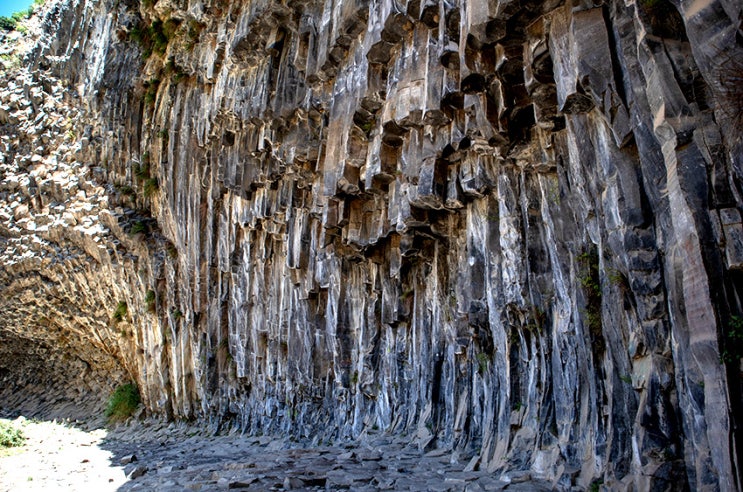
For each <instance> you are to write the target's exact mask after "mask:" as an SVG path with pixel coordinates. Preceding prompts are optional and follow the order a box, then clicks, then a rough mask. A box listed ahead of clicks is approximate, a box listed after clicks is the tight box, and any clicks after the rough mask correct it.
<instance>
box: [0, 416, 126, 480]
mask: <svg viewBox="0 0 743 492" xmlns="http://www.w3.org/2000/svg"><path fill="white" fill-rule="evenodd" d="M13 422H14V424H15V425H16V426H17V427H19V428H21V429H22V431H23V433H24V435H25V436H26V438H27V440H26V445H25V446H23V447H18V448H9V449H8V448H6V449H4V450H3V451H0V490H1V491H3V492H5V491H8V492H10V491H13V492H16V491H42V490H43V491H52V490H54V491H56V490H65V491H100V492H107V491H115V490H117V489H118V488H119V487H120V486H121V485H122V484H123V483H124V482H126V476H125V475H124V469H123V467H120V466H114V465H113V464H112V462H111V459H112V454H111V452H109V451H106V450H104V449H102V448H100V447H99V445H100V444H101V441H102V440H103V439H104V438H105V437H106V431H105V430H102V429H98V430H94V431H91V432H85V431H83V430H80V429H77V428H75V427H72V426H71V425H69V424H64V423H56V422H43V421H32V420H26V419H24V418H23V417H20V418H18V419H16V420H14V421H13Z"/></svg>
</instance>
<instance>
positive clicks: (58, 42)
mask: <svg viewBox="0 0 743 492" xmlns="http://www.w3.org/2000/svg"><path fill="white" fill-rule="evenodd" d="M153 3H154V2H152V1H150V2H142V4H141V5H140V4H139V3H138V2H136V1H134V0H116V1H114V0H101V1H98V2H94V1H92V0H89V1H79V2H75V1H71V0H67V1H66V0H60V1H53V2H50V3H49V4H48V5H47V6H46V7H44V9H43V11H42V12H41V13H40V14H39V20H38V22H40V23H41V24H40V26H37V27H38V28H39V29H44V30H45V31H46V32H48V33H54V34H52V35H44V36H41V37H40V38H39V39H38V42H37V43H36V44H35V45H33V46H32V47H31V48H29V49H28V51H27V52H26V54H25V56H24V58H23V63H21V64H20V65H21V66H13V67H11V65H12V63H11V62H8V61H6V71H5V73H4V74H3V75H2V76H1V77H2V86H3V89H2V92H0V98H1V99H2V109H1V110H0V124H2V139H1V140H0V144H1V145H2V146H3V151H4V152H3V154H4V161H3V164H2V168H1V169H2V173H3V182H2V185H1V187H0V206H1V207H2V208H1V209H0V210H2V212H0V218H1V219H2V220H1V221H0V249H2V250H3V252H2V258H3V263H2V267H0V279H1V282H0V284H2V287H1V289H2V290H1V291H0V292H1V297H2V300H1V301H0V340H2V346H0V355H2V357H0V378H2V380H3V381H4V387H5V388H4V390H3V391H4V393H3V395H4V396H3V398H4V400H5V401H6V402H8V403H7V405H6V406H8V407H11V406H14V408H21V407H23V405H24V404H25V405H26V407H27V411H28V409H32V408H37V409H38V408H48V409H52V408H54V409H56V411H60V409H65V411H67V412H74V411H77V412H80V411H81V408H83V405H87V406H84V408H86V409H88V410H92V409H95V408H99V406H100V399H102V397H100V396H99V398H98V399H94V400H92V401H91V400H90V398H89V395H90V392H94V393H95V394H97V395H100V394H102V393H105V392H106V391H108V390H110V388H111V386H112V385H113V384H115V383H116V382H118V381H121V380H123V379H125V378H127V377H129V378H132V379H134V380H136V382H137V383H138V385H139V387H140V390H141V392H142V396H143V399H144V401H145V402H146V406H147V409H148V411H150V412H153V413H157V414H163V415H166V416H168V417H174V418H203V419H204V421H205V422H207V423H209V424H210V425H213V426H214V427H215V429H218V428H220V427H221V426H224V425H230V424H237V425H239V426H240V427H241V428H243V429H245V431H247V432H250V433H261V432H263V433H282V434H290V435H294V436H296V437H298V438H307V439H309V440H315V441H324V440H327V439H336V438H350V437H358V436H360V435H363V434H364V433H365V432H368V431H371V430H377V429H378V430H380V431H390V432H395V433H399V434H407V435H410V438H411V440H415V441H416V442H418V443H419V445H420V446H421V447H422V448H434V447H444V448H452V449H455V450H457V451H458V452H459V453H460V455H461V456H462V459H463V460H465V462H466V460H468V459H470V457H472V460H471V462H470V466H478V467H480V469H488V470H490V471H492V472H493V473H494V474H502V473H506V474H507V473H509V472H511V471H513V470H530V471H531V473H532V474H533V476H537V477H540V478H546V479H548V480H553V481H554V484H555V486H556V487H558V488H569V487H570V486H571V485H579V486H584V487H585V486H587V485H588V484H589V483H591V482H593V481H595V480H599V479H600V480H603V483H604V484H606V485H607V486H610V487H612V488H620V489H621V488H631V487H633V486H634V487H638V488H639V489H641V490H647V489H650V488H653V489H656V488H657V489H659V490H660V489H676V488H684V487H688V488H690V489H692V490H732V489H735V488H737V487H739V486H740V482H739V478H736V477H739V476H740V469H739V466H740V465H741V461H740V453H741V449H740V446H741V437H740V431H739V430H737V427H738V426H739V425H740V422H739V420H740V418H741V417H740V416H741V415H743V409H742V407H741V394H740V387H741V374H740V357H741V355H743V350H742V349H743V346H741V343H743V342H742V340H743V320H741V318H740V317H738V316H740V315H741V314H743V305H742V304H741V298H740V296H741V293H743V290H742V289H743V284H742V283H741V281H742V280H743V277H742V276H741V269H742V268H743V226H742V224H741V214H740V205H741V196H740V178H741V173H742V172H743V144H742V138H741V129H743V126H742V125H741V117H740V111H741V110H743V101H741V99H742V98H743V96H742V94H743V88H742V86H741V82H740V78H741V76H742V75H743V62H741V60H743V32H741V30H740V24H739V20H740V19H741V12H742V9H741V5H740V4H739V2H735V1H732V0H730V1H723V0H720V1H712V0H710V1H692V0H674V1H668V0H656V1H649V0H636V1H629V0H628V1H626V2H622V1H612V2H567V3H566V2H561V1H559V0H554V1H549V2H533V1H515V0H512V1H505V0H503V1H491V2H475V1H471V2H468V1H464V0H462V1H456V0H452V1H443V2H432V1H429V0H410V1H408V2H405V1H404V0H400V1H385V0H380V1H372V2H365V1H361V0H355V1H340V0H337V1H332V0H327V1H326V2H314V1H306V2H293V1H289V2H281V3H279V2H267V1H263V2H262V1H252V2H251V1H244V2H237V1H230V0H205V1H200V0H189V1H186V0H160V1H157V2H156V3H154V4H153ZM34 29H36V27H35V28H34ZM8 43H9V42H8V41H7V40H6V48H5V49H6V51H8V52H10V50H11V49H15V50H20V48H19V47H17V46H16V47H15V48H12V47H10V48H9V47H8V46H10V45H9V44H8ZM6 58H7V57H6ZM11 389H12V390H13V391H15V392H16V393H15V394H16V396H11V395H10V391H11ZM18 395H20V396H18ZM69 402H72V403H76V407H74V408H73V407H70V406H69V405H68V403H69ZM65 405H67V406H65ZM684 483H685V484H686V485H682V484H684Z"/></svg>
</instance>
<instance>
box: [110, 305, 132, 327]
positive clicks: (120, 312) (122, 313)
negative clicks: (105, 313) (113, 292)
mask: <svg viewBox="0 0 743 492" xmlns="http://www.w3.org/2000/svg"><path fill="white" fill-rule="evenodd" d="M127 311H128V308H127V305H126V303H125V302H124V301H119V304H118V305H117V306H116V310H115V311H114V314H113V315H112V316H111V317H112V318H113V319H114V321H116V322H117V323H118V322H119V321H122V320H123V319H124V317H126V313H127Z"/></svg>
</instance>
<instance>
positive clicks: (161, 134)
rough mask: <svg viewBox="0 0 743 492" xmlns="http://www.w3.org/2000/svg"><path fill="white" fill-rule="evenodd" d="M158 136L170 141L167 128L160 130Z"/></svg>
mask: <svg viewBox="0 0 743 492" xmlns="http://www.w3.org/2000/svg"><path fill="white" fill-rule="evenodd" d="M157 136H158V137H160V138H162V139H163V140H167V139H168V129H167V128H163V129H162V130H160V131H159V132H157Z"/></svg>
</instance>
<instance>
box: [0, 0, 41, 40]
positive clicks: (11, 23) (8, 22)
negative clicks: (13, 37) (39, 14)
mask: <svg viewBox="0 0 743 492" xmlns="http://www.w3.org/2000/svg"><path fill="white" fill-rule="evenodd" d="M41 3H44V2H43V0H41V1H40V2H38V1H35V2H34V5H40V4H41ZM33 13H34V6H31V7H29V8H28V9H27V10H21V11H20V12H14V13H12V14H11V15H10V17H5V16H0V29H2V30H3V31H18V32H20V33H25V32H26V28H25V26H20V25H18V23H19V22H20V21H22V20H24V19H28V18H29V17H31V16H32V15H33Z"/></svg>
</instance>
